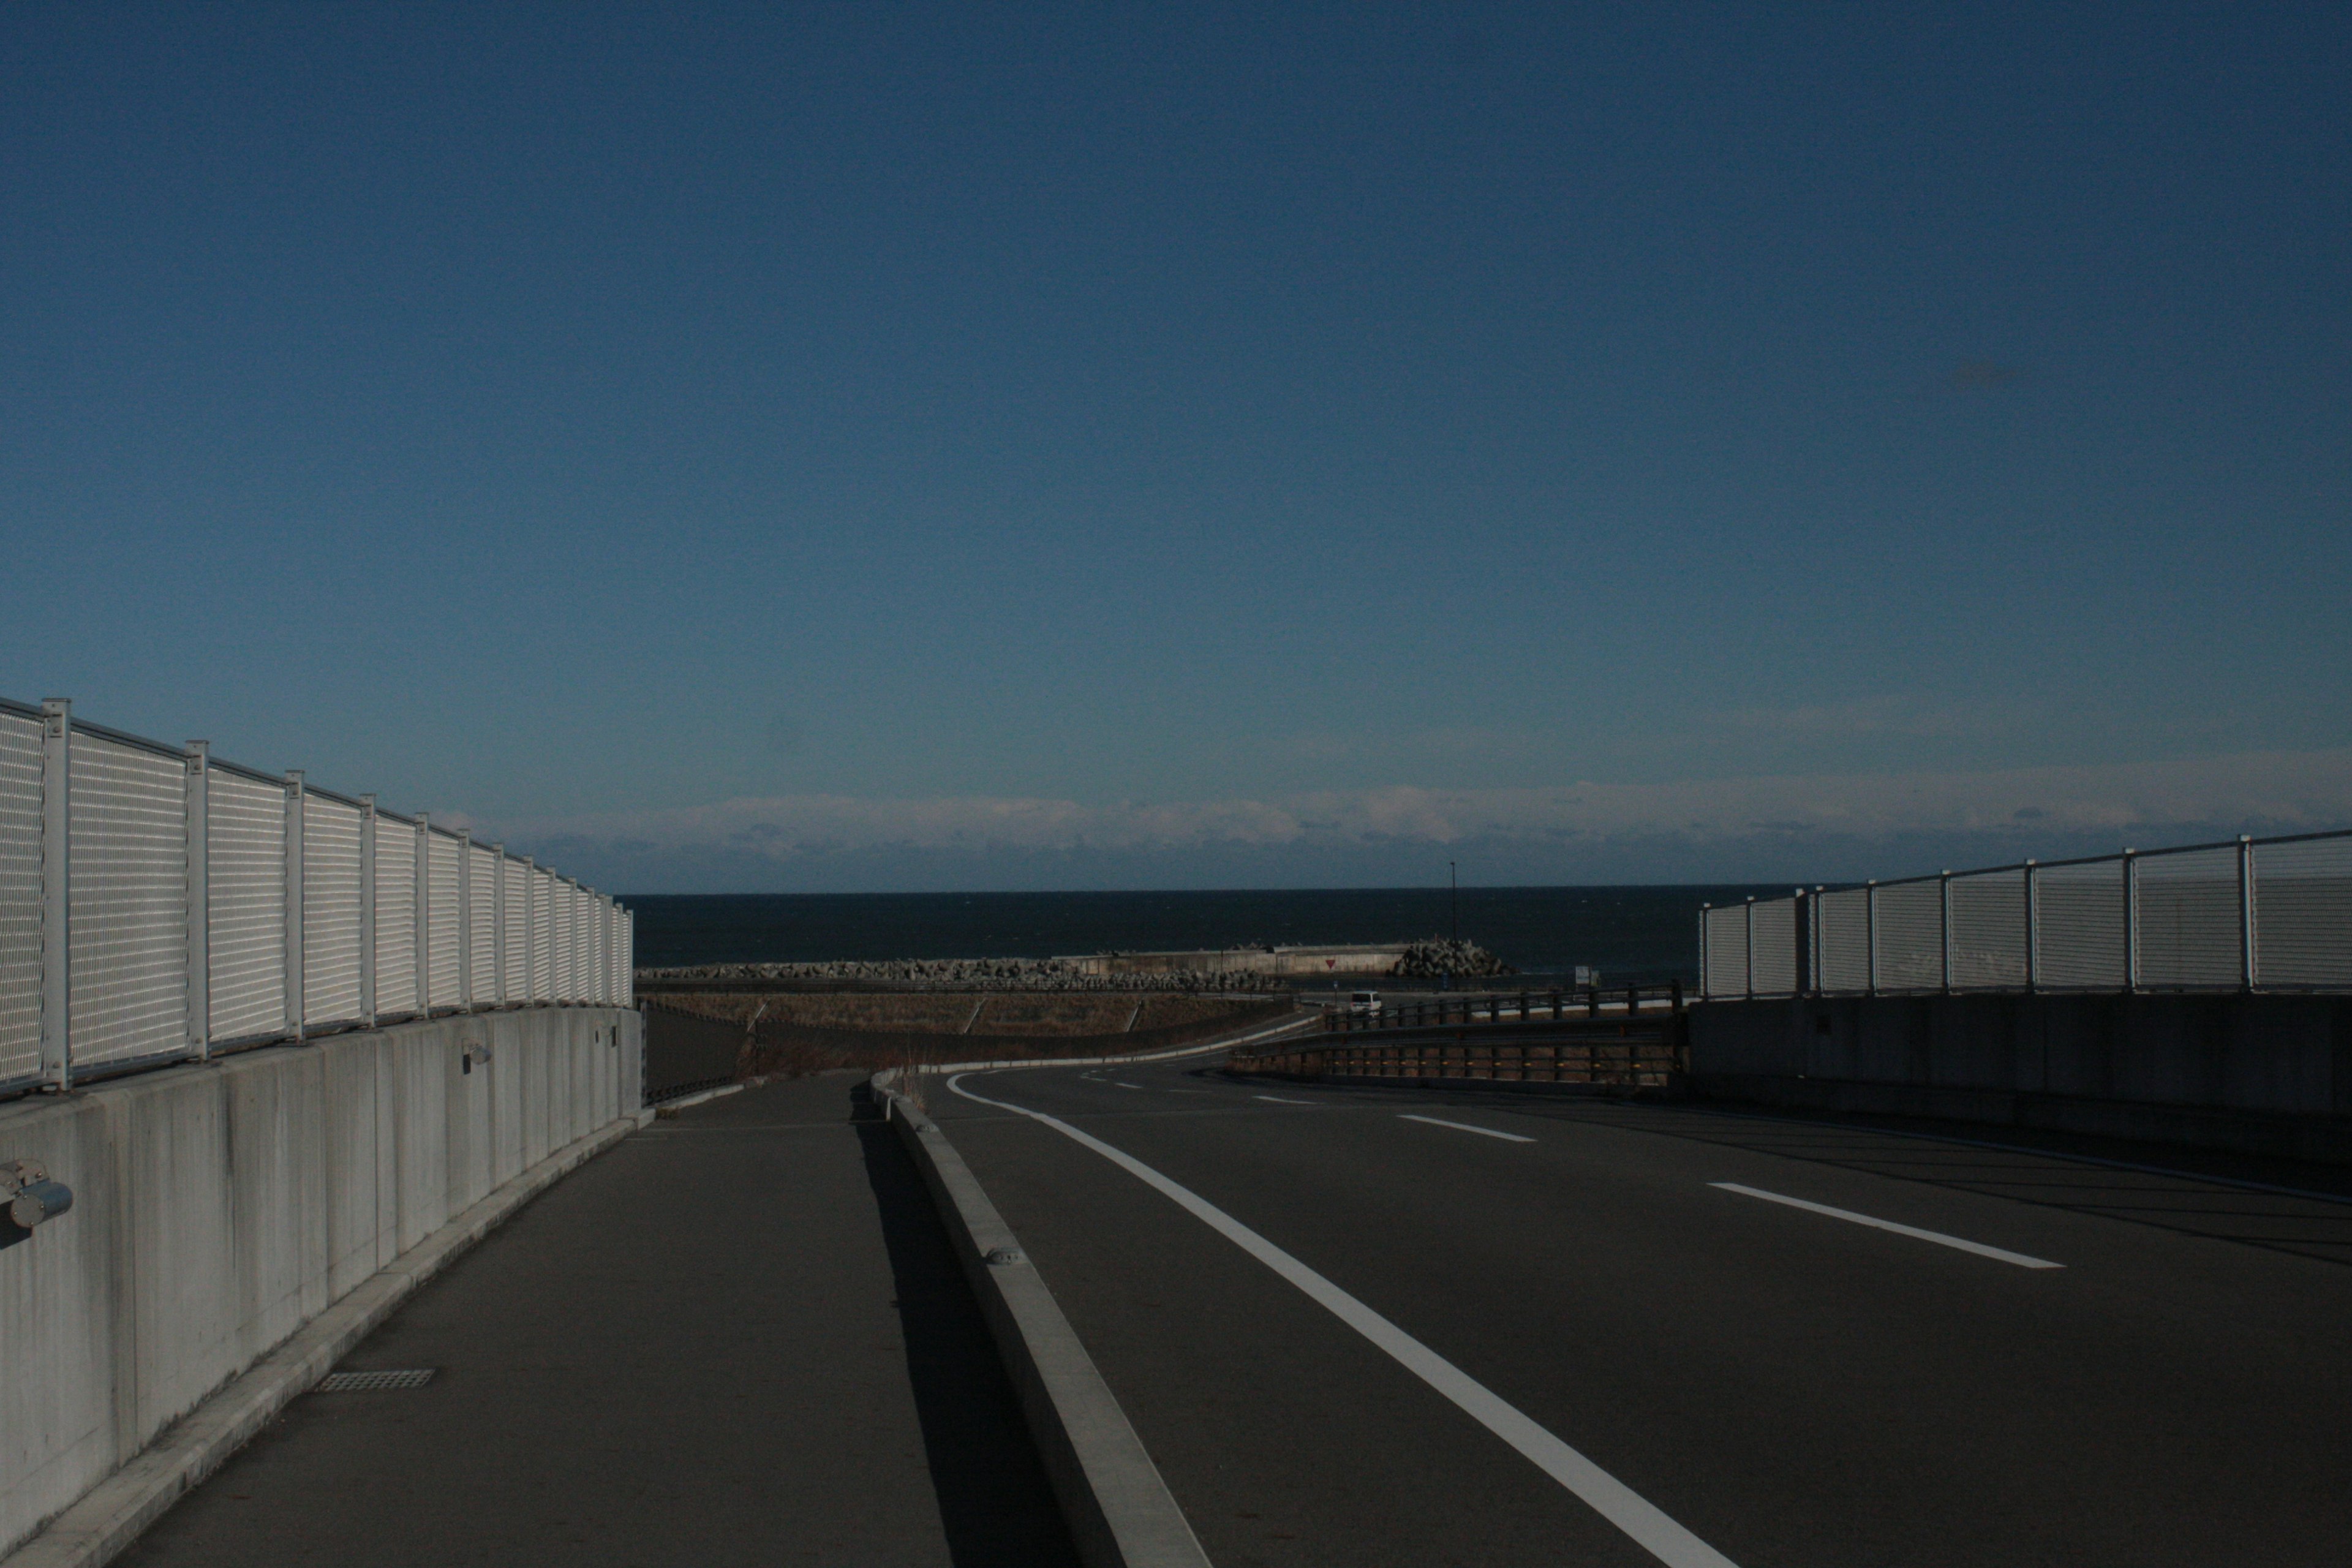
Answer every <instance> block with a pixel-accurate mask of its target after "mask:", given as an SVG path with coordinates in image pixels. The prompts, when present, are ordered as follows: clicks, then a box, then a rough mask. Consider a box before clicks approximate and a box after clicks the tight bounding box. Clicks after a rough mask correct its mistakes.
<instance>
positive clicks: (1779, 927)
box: [1748, 899, 1797, 996]
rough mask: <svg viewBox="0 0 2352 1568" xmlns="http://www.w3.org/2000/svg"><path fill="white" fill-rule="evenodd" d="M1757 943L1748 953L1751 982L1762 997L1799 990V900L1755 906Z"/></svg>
mask: <svg viewBox="0 0 2352 1568" xmlns="http://www.w3.org/2000/svg"><path fill="white" fill-rule="evenodd" d="M1753 908H1754V909H1755V911H1756V915H1755V920H1756V925H1755V946H1754V949H1753V951H1752V952H1750V954H1749V956H1748V964H1749V967H1750V970H1751V973H1749V975H1748V982H1749V984H1751V985H1753V986H1754V987H1755V991H1756V994H1758V995H1759V996H1790V995H1794V994H1796V990H1797V900H1794V899H1774V900H1770V901H1769V902H1765V903H1758V904H1756V905H1754V906H1753Z"/></svg>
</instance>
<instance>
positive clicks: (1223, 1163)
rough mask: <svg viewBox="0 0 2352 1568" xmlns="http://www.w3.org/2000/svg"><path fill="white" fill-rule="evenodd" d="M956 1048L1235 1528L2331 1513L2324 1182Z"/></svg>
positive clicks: (1070, 1257)
mask: <svg viewBox="0 0 2352 1568" xmlns="http://www.w3.org/2000/svg"><path fill="white" fill-rule="evenodd" d="M953 1087H954V1090H955V1092H950V1091H949V1090H948V1089H947V1087H946V1086H943V1085H941V1084H940V1083H937V1082H934V1083H932V1084H931V1085H930V1086H929V1099H930V1110H931V1111H932V1113H933V1114H934V1115H935V1116H936V1117H937V1118H938V1119H939V1120H940V1121H941V1123H942V1124H943V1125H944V1126H945V1127H946V1129H947V1130H948V1131H949V1132H950V1135H951V1136H952V1137H953V1139H954V1141H955V1142H956V1145H957V1147H958V1148H959V1149H961V1151H962V1152H963V1154H964V1156H965V1158H966V1159H967V1160H968V1161H969V1162H970V1163H971V1167H972V1169H973V1170H974V1172H975V1173H977V1174H978V1175H979V1177H980V1179H981V1180H982V1183H983V1184H985V1185H986V1186H987V1188H988V1191H989V1193H990V1194H991V1196H992V1197H993V1198H994V1200H995V1202H996V1204H997V1205H998V1206H999V1207H1000V1208H1001V1209H1002V1210H1003V1214H1004V1216H1005V1218H1006V1219H1007V1220H1008V1221H1009V1222H1010V1223H1011V1224H1012V1225H1013V1227H1014V1228H1015V1229H1016V1230H1017V1231H1018V1232H1019V1233H1020V1234H1021V1236H1022V1238H1023V1242H1024V1247H1026V1248H1027V1249H1028V1250H1029V1252H1030V1254H1031V1256H1032V1257H1033V1258H1035V1259H1036V1261H1037V1263H1038V1266H1039V1267H1040V1268H1041V1269H1042V1270H1043V1271H1044V1273H1045V1278H1046V1279H1048V1281H1049V1282H1050V1283H1051V1284H1052V1285H1053V1287H1054V1289H1055V1293H1056V1294H1057V1296H1058V1297H1059V1298H1060V1300H1061V1302H1062V1305H1063V1307H1064V1309H1065V1310H1066V1312H1067V1313H1068V1315H1069V1317H1070V1319H1071V1321H1072V1322H1073V1323H1074V1324H1075V1325H1076V1328H1077V1330H1078V1331H1079V1333H1080V1335H1081V1336H1082V1337H1083V1338H1084V1339H1085V1341H1086V1342H1087V1346H1088V1348H1089V1349H1090V1350H1091V1351H1092V1352H1094V1354H1095V1357H1096V1359H1097V1363H1098V1364H1099V1365H1100V1367H1101V1369H1102V1372H1103V1374H1104V1376H1105V1378H1106V1379H1107V1380H1108V1382H1109V1384H1110V1385H1111V1387H1112V1389H1113V1391H1114V1392H1116V1393H1117V1394H1118V1396H1119V1398H1120V1400H1121V1402H1122V1403H1123V1404H1124V1405H1126V1408H1127V1411H1128V1414H1129V1416H1130V1418H1131V1419H1132V1420H1133V1422H1134V1424H1135V1426H1136V1428H1137V1430H1138V1432H1139V1434H1140V1435H1141V1436H1142V1438H1143V1440H1144V1442H1145V1444H1146V1446H1147V1447H1149V1448H1150V1451H1151V1454H1152V1456H1153V1458H1155V1459H1156V1460H1157V1461H1158V1462H1159V1464H1160V1468H1161V1470H1162V1471H1163V1473H1164V1474H1165V1475H1166V1477H1167V1479H1168V1483H1169V1485H1170V1487H1171V1489H1172V1490H1173V1492H1174V1494H1175V1496H1176V1498H1177V1500H1179V1502H1180V1503H1181V1504H1182V1506H1183V1507H1184V1509H1185V1510H1186V1512H1187V1514H1188V1515H1189V1516H1190V1517H1191V1519H1192V1523H1193V1527H1194V1529H1195V1530H1196V1531H1197V1532H1198V1533H1199V1535H1200V1537H1201V1540H1202V1544H1203V1545H1204V1546H1205V1547H1206V1549H1207V1550H1208V1552H1209V1554H1210V1556H1211V1557H1212V1558H1213V1560H1214V1561H1216V1562H1217V1563H1219V1564H1221V1565H1222V1568H1243V1565H1244V1564H1253V1563H1330V1564H1350V1565H1361V1564H1370V1563H1401V1564H1402V1563H1412V1564H1433V1563H1464V1564H1471V1563H1475V1564H1517V1563H1548V1564H1549V1563H1604V1564H1605V1563H1623V1564H1629V1565H1631V1564H1643V1563H1659V1562H1665V1563H1674V1564H1675V1565H1676V1568H1705V1565H1710V1564H1717V1563H1725V1562H1728V1563H1737V1564H1740V1565H1741V1568H1768V1565H1782V1564H1786V1565H1790V1568H1794V1565H1798V1564H1804V1565H1807V1568H1883V1565H1885V1564H1888V1563H1904V1564H1916V1565H1927V1564H1952V1565H1955V1568H1958V1565H1963V1564H1965V1565H1969V1568H1976V1565H1980V1564H1986V1563H2052V1564H2060V1563H2063V1564H2090V1563H2116V1564H2126V1563H2128V1564H2135V1565H2156V1564H2176V1563H2177V1564H2182V1565H2189V1564H2195V1565H2198V1568H2211V1565H2214V1564H2223V1563H2262V1564H2286V1563H2313V1564H2319V1563H2341V1562H2343V1561H2344V1560H2345V1559H2346V1557H2347V1550H2352V1548H2347V1543H2352V1489H2347V1488H2346V1487H2345V1486H2344V1485H2343V1477H2344V1476H2345V1474H2347V1470H2352V1399H2347V1394H2352V1334H2347V1324H2352V1205H2347V1204H2346V1203H2344V1202H2340V1201H2330V1200H2328V1199H2326V1198H2324V1197H2318V1196H2299V1195H2295V1194H2291V1193H2285V1192H2280V1191H2274V1190H2260V1189H2255V1188H2252V1187H2248V1186H2245V1185H2231V1184H2224V1183H2222V1182H2220V1181H2218V1180H2209V1179H2203V1178H2200V1177H2196V1176H2188V1175H2180V1174H2174V1173H2158V1172H2150V1171H2143V1170H2134V1169H2126V1168H2120V1167H2116V1166H2113V1165H2102V1164H2098V1163H2086V1162H2083V1161H2078V1160H2072V1159H2067V1158H2063V1157H2059V1156H2055V1155H2049V1154H2041V1153H2033V1152H2021V1151H2004V1150H1999V1149H1994V1148H1989V1147H1985V1146H1982V1145H1977V1144H1971V1143H1969V1142H1965V1141H1959V1140H1947V1139H1937V1138H1927V1137H1919V1136H1915V1135H1906V1134H1902V1133H1895V1132H1886V1131H1872V1130H1866V1129H1859V1128H1853V1127H1848V1126H1836V1125H1824V1124H1819V1123H1809V1122H1803V1121H1786V1120H1777V1119H1771V1118H1765V1117H1756V1116H1746V1115H1739V1114H1735V1113H1731V1112H1727V1111H1722V1110H1707V1109H1703V1108H1679V1107H1668V1106H1635V1105H1622V1104H1613V1103H1607V1102H1601V1101H1588V1100H1544V1099H1536V1098H1532V1097H1517V1096H1510V1095H1505V1094H1501V1093H1495V1094H1473V1095H1460V1094H1453V1093H1426V1092H1417V1091H1411V1090H1399V1089H1370V1088H1359V1089H1337V1088H1323V1087H1301V1086H1297V1085H1266V1084H1262V1083H1261V1084H1249V1083H1243V1082H1238V1081H1234V1080H1229V1079H1224V1078H1223V1077H1221V1076H1219V1075H1218V1074H1216V1073H1215V1072H1213V1070H1211V1069H1210V1068H1207V1067H1204V1066H1203V1065H1202V1063H1201V1062H1199V1061H1197V1060H1193V1061H1175V1062H1169V1063H1162V1064H1154V1065H1137V1066H1133V1067H1127V1068H1056V1069H1043V1070H1039V1069H1030V1070H1023V1071H1014V1072H995V1073H973V1074H967V1075H963V1076H962V1077H961V1078H960V1079H956V1080H955V1081H954V1086H953ZM990 1101H993V1102H995V1103H988V1102H990ZM1024 1112H1036V1113H1042V1114H1043V1116H1045V1117H1048V1118H1051V1119H1053V1120H1052V1121H1045V1120H1040V1119H1039V1116H1037V1115H1031V1114H1024ZM1057 1123H1058V1124H1057Z"/></svg>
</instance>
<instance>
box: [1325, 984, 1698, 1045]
mask: <svg viewBox="0 0 2352 1568" xmlns="http://www.w3.org/2000/svg"><path fill="white" fill-rule="evenodd" d="M1682 1005H1683V983H1682V982H1681V981H1679V980H1675V981H1671V982H1669V983H1667V984H1664V985H1612V986H1607V987H1603V986H1599V985H1588V986H1585V987H1584V988H1583V989H1582V990H1581V991H1575V990H1568V989H1561V990H1557V991H1519V992H1508V991H1490V992H1479V993H1475V994H1461V995H1448V996H1436V997H1432V998H1430V999H1429V1000H1427V1001H1423V1002H1393V1003H1383V1004H1382V1005H1381V1006H1380V1007H1379V1008H1378V1009H1377V1010H1363V1009H1360V1008H1357V1007H1327V1008H1325V1009H1324V1012H1323V1027H1324V1028H1325V1030H1327V1031H1330V1032H1336V1033H1339V1034H1349V1033H1355V1032H1360V1031H1363V1030H1367V1029H1423V1028H1443V1027H1445V1026H1450V1025H1456V1024H1475V1023H1479V1022H1482V1021H1483V1022H1485V1023H1488V1024H1499V1023H1502V1022H1503V1021H1504V1020H1505V1019H1506V1018H1507V1017H1508V1018H1514V1019H1518V1020H1522V1021H1526V1020H1531V1019H1536V1018H1542V1017H1549V1018H1553V1019H1564V1018H1570V1017H1575V1016H1582V1017H1588V1018H1598V1017H1601V1016H1602V1015H1604V1014H1617V1013H1622V1014H1636V1013H1640V1012H1641V1011H1642V1010H1643V1008H1644V1007H1647V1008H1649V1009H1650V1010H1652V1011H1657V1010H1659V1009H1664V1010H1665V1011H1668V1012H1678V1011H1680V1010H1681V1008H1682Z"/></svg>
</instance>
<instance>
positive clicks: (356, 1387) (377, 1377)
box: [311, 1366, 439, 1394]
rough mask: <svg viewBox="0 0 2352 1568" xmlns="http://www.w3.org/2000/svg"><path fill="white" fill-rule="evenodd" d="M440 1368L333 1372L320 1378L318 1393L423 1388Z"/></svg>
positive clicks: (356, 1392) (350, 1392) (361, 1392)
mask: <svg viewBox="0 0 2352 1568" xmlns="http://www.w3.org/2000/svg"><path fill="white" fill-rule="evenodd" d="M437 1370H439V1369H438V1368H436V1367H429V1366H414V1367H408V1368H405V1369H404V1370H402V1371H399V1372H331V1373H328V1374H327V1375H326V1376H324V1377H322V1378H320V1380H319V1386H318V1387H317V1388H315V1389H313V1390H312V1391H311V1392H313V1393H316V1394H364V1393H368V1392H370V1391H372V1390H374V1389H379V1388H422V1387H424V1386H425V1384H428V1383H430V1382H432V1381H433V1374H434V1373H435V1372H436V1371H437Z"/></svg>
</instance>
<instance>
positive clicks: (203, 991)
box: [186, 741, 213, 1061]
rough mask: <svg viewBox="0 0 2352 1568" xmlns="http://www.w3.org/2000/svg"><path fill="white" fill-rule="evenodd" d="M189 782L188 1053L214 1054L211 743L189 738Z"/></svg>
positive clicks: (197, 1055) (199, 1057) (201, 1057)
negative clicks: (208, 817)
mask: <svg viewBox="0 0 2352 1568" xmlns="http://www.w3.org/2000/svg"><path fill="white" fill-rule="evenodd" d="M186 757H187V764H186V765H187V771H188V784H187V791H186V799H187V811H188V1055H189V1056H191V1057H193V1058H195V1059H196V1060H197V1061H203V1060H204V1059H205V1058H207V1057H209V1056H211V1055H212V1048H213V1044H212V1011H213V1004H212V981H213V970H212V917H211V906H212V890H211V888H210V886H209V884H208V881H207V872H208V868H209V867H210V865H211V860H212V850H211V848H210V847H209V844H208V831H209V830H208V825H207V821H206V810H207V805H208V799H207V796H208V793H209V786H210V784H211V782H212V747H211V746H210V745H208V744H207V743H206V742H203V741H190V742H188V744H187V750H186Z"/></svg>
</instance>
